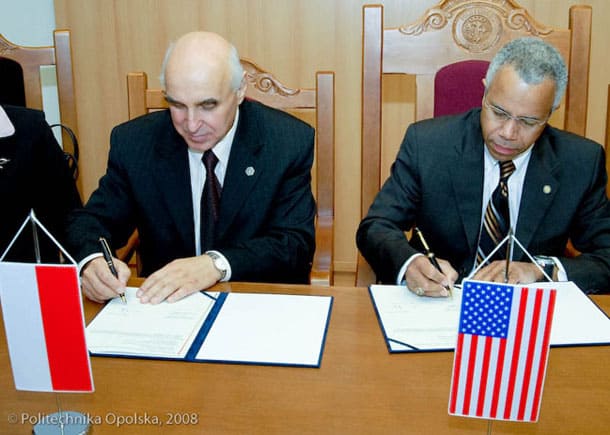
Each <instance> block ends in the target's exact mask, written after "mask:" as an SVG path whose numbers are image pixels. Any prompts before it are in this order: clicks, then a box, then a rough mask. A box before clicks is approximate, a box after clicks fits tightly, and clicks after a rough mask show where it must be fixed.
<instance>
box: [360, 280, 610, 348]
mask: <svg viewBox="0 0 610 435" xmlns="http://www.w3.org/2000/svg"><path fill="white" fill-rule="evenodd" d="M528 287H531V288H555V289H556V290H557V298H556V301H555V310H554V314H553V326H552V328H551V346H561V345H584V344H601V343H606V344H610V319H608V317H607V316H606V315H605V314H604V313H603V312H602V311H601V310H600V309H599V308H598V307H597V306H596V305H595V304H594V303H593V301H592V300H591V299H589V297H588V296H587V295H586V294H584V293H583V292H582V291H581V290H580V289H579V288H578V287H577V286H576V285H575V284H574V283H573V282H545V283H533V284H529V285H528ZM370 292H371V295H372V297H373V299H374V301H375V305H376V309H377V312H378V316H379V318H380V322H381V324H382V328H383V330H384V332H385V335H386V339H387V340H388V345H389V347H390V350H391V351H392V352H401V351H402V352H404V351H414V350H440V349H449V350H452V349H454V347H455V341H456V339H457V325H458V321H459V315H460V304H461V296H462V292H461V290H460V289H457V288H456V289H454V291H453V297H450V298H426V297H419V296H417V295H415V294H413V293H412V292H410V291H408V290H407V289H406V288H405V287H404V286H385V285H373V286H371V287H370Z"/></svg>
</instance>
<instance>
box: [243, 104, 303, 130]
mask: <svg viewBox="0 0 610 435" xmlns="http://www.w3.org/2000/svg"><path fill="white" fill-rule="evenodd" d="M240 113H241V114H240V117H241V116H245V117H254V118H256V119H257V120H258V122H259V126H260V125H263V126H264V127H265V128H274V127H277V128H282V129H283V128H291V129H297V130H298V131H310V130H313V127H312V126H311V125H309V124H308V123H306V122H305V121H303V120H301V119H299V118H297V117H296V116H294V115H291V114H290V113H288V112H285V111H283V110H280V109H276V108H274V107H270V106H267V105H266V104H263V103H261V102H259V101H256V100H252V99H245V100H244V101H243V102H242V104H241V105H240Z"/></svg>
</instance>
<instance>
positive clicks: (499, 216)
mask: <svg viewBox="0 0 610 435" xmlns="http://www.w3.org/2000/svg"><path fill="white" fill-rule="evenodd" d="M513 172H515V164H514V163H513V162H512V160H509V161H506V162H500V181H499V182H498V186H497V187H496V190H494V191H493V193H492V194H491V198H490V200H489V202H488V203H487V209H486V210H485V219H484V220H483V227H482V228H481V234H480V236H479V247H478V249H477V263H476V264H477V265H478V264H481V262H482V261H483V260H484V259H485V258H486V257H487V256H488V255H489V253H490V252H491V251H493V250H494V248H495V247H496V246H498V244H499V243H500V242H501V241H502V239H504V237H506V234H508V229H509V228H510V212H509V209H508V177H510V176H511V174H512V173H513ZM503 258H505V251H504V250H503V249H499V250H498V251H496V253H495V254H494V255H493V256H492V257H490V258H488V259H487V261H488V262H491V261H494V260H501V259H503Z"/></svg>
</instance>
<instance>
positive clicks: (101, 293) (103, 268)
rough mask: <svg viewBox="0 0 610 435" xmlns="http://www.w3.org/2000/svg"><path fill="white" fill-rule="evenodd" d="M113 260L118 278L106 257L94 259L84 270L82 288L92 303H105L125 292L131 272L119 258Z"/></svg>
mask: <svg viewBox="0 0 610 435" xmlns="http://www.w3.org/2000/svg"><path fill="white" fill-rule="evenodd" d="M113 260H114V267H115V269H116V271H117V274H118V277H115V276H114V275H113V274H112V272H111V271H110V269H109V268H108V264H107V263H106V260H105V259H104V257H98V258H94V259H93V260H91V261H90V262H88V263H87V264H86V265H85V267H84V268H83V270H82V273H81V286H82V289H83V293H84V294H85V296H86V297H87V298H89V299H91V300H92V301H95V302H99V303H103V302H106V301H107V300H108V299H112V298H116V297H118V296H119V294H120V293H122V292H124V291H125V287H126V285H127V280H128V279H129V277H130V276H131V271H130V270H129V266H127V264H125V263H124V262H122V261H120V260H118V259H117V258H114V259H113Z"/></svg>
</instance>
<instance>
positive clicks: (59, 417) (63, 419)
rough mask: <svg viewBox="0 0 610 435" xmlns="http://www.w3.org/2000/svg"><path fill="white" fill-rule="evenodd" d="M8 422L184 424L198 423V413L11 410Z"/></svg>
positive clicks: (116, 424) (115, 424)
mask: <svg viewBox="0 0 610 435" xmlns="http://www.w3.org/2000/svg"><path fill="white" fill-rule="evenodd" d="M7 420H8V422H9V423H10V424H26V425H37V424H38V425H59V424H62V423H63V424H66V425H89V426H99V425H111V426H116V427H120V426H133V425H140V426H185V425H191V426H192V425H198V424H199V422H200V420H199V413H197V412H166V413H165V414H163V415H156V414H150V413H148V412H134V413H132V414H121V413H117V412H107V413H106V414H103V415H94V414H89V413H83V414H81V413H55V414H43V413H38V414H30V413H27V412H21V413H17V412H13V413H9V414H8V415H7Z"/></svg>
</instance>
